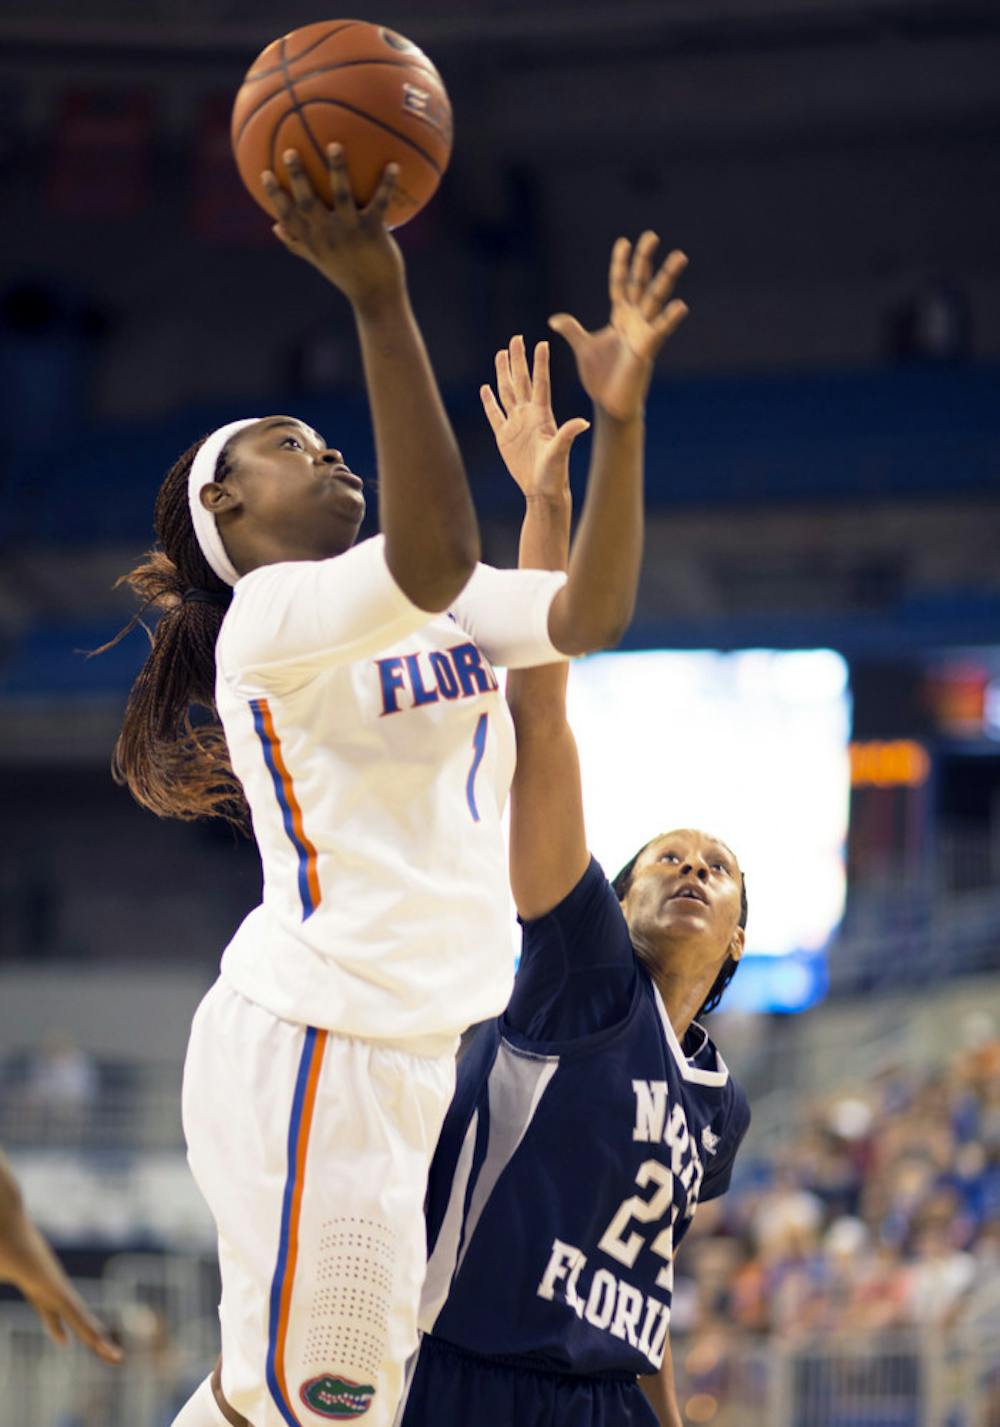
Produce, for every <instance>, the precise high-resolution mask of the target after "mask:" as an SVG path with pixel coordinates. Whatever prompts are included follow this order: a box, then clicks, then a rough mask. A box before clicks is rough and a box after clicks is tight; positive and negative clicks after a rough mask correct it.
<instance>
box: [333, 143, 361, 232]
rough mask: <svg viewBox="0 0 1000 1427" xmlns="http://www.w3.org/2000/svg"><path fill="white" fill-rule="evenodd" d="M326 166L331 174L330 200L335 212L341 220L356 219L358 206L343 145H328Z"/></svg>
mask: <svg viewBox="0 0 1000 1427" xmlns="http://www.w3.org/2000/svg"><path fill="white" fill-rule="evenodd" d="M326 166H327V169H328V171H329V174H330V199H331V202H332V204H333V211H334V212H335V213H336V214H337V216H338V217H340V218H356V217H357V213H358V206H357V204H356V203H355V202H354V194H353V193H352V192H351V180H350V177H349V176H348V173H347V159H346V158H345V156H344V146H343V144H327V146H326Z"/></svg>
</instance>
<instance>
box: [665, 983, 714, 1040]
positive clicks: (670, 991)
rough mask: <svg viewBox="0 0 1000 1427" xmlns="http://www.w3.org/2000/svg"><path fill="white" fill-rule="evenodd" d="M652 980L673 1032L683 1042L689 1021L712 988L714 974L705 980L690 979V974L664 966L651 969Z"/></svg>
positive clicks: (689, 1024) (689, 1025) (688, 1027)
mask: <svg viewBox="0 0 1000 1427" xmlns="http://www.w3.org/2000/svg"><path fill="white" fill-rule="evenodd" d="M653 980H654V981H655V982H656V989H657V990H658V991H659V993H660V997H661V999H662V1001H663V1005H664V1009H665V1010H666V1013H667V1015H668V1017H669V1018H670V1024H671V1025H672V1026H673V1028H674V1034H675V1035H676V1037H677V1039H678V1041H679V1042H680V1043H681V1044H683V1043H684V1037H685V1036H686V1035H687V1033H688V1030H689V1029H690V1027H691V1022H692V1021H693V1020H694V1018H695V1016H696V1015H697V1014H698V1011H699V1010H700V1008H701V1007H702V1006H703V1005H704V1003H705V997H706V996H707V995H708V993H709V991H710V990H711V989H712V982H713V981H714V980H715V976H714V974H713V975H712V976H711V977H709V978H708V979H707V980H706V979H705V978H704V977H699V978H697V979H696V980H692V979H691V977H690V976H685V975H684V974H683V973H682V972H677V971H674V970H672V969H671V968H670V967H668V966H665V967H657V968H656V969H655V970H654V971H653Z"/></svg>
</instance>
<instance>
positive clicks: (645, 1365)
mask: <svg viewBox="0 0 1000 1427" xmlns="http://www.w3.org/2000/svg"><path fill="white" fill-rule="evenodd" d="M749 1120H750V1111H749V1107H748V1105H747V1101H746V1097H745V1096H744V1094H743V1092H742V1091H741V1090H740V1089H739V1087H738V1086H737V1085H736V1084H735V1083H734V1082H733V1080H732V1078H731V1076H730V1075H729V1072H728V1070H727V1069H726V1066H725V1063H724V1062H723V1060H722V1057H721V1056H720V1055H719V1053H718V1051H717V1050H716V1049H715V1047H714V1045H713V1044H712V1042H711V1041H710V1040H709V1038H708V1036H707V1035H706V1034H705V1032H704V1030H703V1029H702V1028H701V1027H700V1026H698V1025H697V1024H695V1025H693V1026H692V1027H691V1029H690V1030H689V1032H688V1034H687V1036H686V1037H685V1041H684V1045H683V1046H682V1045H680V1044H679V1042H678V1039H677V1036H676V1034H675V1033H674V1030H673V1027H672V1026H671V1024H670V1021H669V1019H668V1017H667V1014H666V1011H665V1009H664V1006H663V1002H662V1000H661V998H660V995H659V992H658V991H657V989H656V987H655V985H654V983H653V981H652V979H651V978H650V976H649V975H648V973H647V972H646V971H645V969H644V968H643V966H642V965H641V963H640V962H639V961H638V959H637V958H636V955H635V952H634V950H633V948H632V945H631V942H630V940H629V935H628V928H627V926H626V923H625V919H624V917H623V915H622V911H621V908H620V906H619V903H618V899H617V897H616V896H615V893H614V891H613V889H612V887H611V886H610V884H609V882H608V880H607V878H606V877H605V876H604V873H603V872H602V870H601V868H600V867H599V866H598V864H597V862H596V861H593V860H592V861H591V863H590V866H589V868H588V869H587V871H586V872H585V873H584V875H583V877H582V878H581V880H580V881H579V883H578V884H577V886H576V887H575V888H574V889H573V891H572V892H570V894H569V896H568V897H566V899H565V900H564V901H563V902H562V903H561V904H560V905H559V906H558V907H556V908H555V909H554V910H553V911H551V912H549V913H548V914H547V915H546V916H544V917H540V918H538V920H537V921H533V922H528V923H525V925H524V929H523V950H522V955H521V964H520V967H519V970H518V975H517V981H516V984H515V989H514V994H513V996H512V998H511V1002H510V1005H509V1007H508V1010H507V1012H506V1013H505V1015H504V1016H502V1017H501V1018H499V1019H498V1020H495V1021H491V1022H487V1024H486V1025H485V1026H483V1027H482V1028H481V1029H480V1030H479V1031H478V1032H477V1033H476V1035H475V1037H474V1039H473V1041H472V1044H471V1046H470V1048H469V1050H468V1052H467V1053H466V1055H465V1057H464V1058H463V1060H462V1062H461V1064H460V1065H459V1069H458V1084H457V1089H456V1093H455V1099H454V1101H453V1103H452V1106H451V1109H450V1110H449V1112H448V1115H447V1118H446V1120H445V1125H444V1129H443V1131H442V1135H441V1139H440V1142H439V1145H438V1149H437V1152H436V1154H435V1157H434V1162H433V1165H432V1168H431V1174H430V1182H429V1187H428V1199H427V1219H428V1249H429V1253H430V1260H429V1264H428V1272H427V1279H426V1283H425V1288H424V1297H423V1303H422V1307H421V1322H420V1326H421V1328H422V1329H423V1331H424V1332H425V1333H431V1334H433V1335H434V1337H435V1338H439V1339H443V1340H445V1342H448V1343H452V1344H454V1345H456V1346H457V1347H459V1348H461V1349H464V1350H466V1351H467V1352H470V1353H477V1354H481V1355H484V1356H487V1357H504V1358H508V1359H509V1358H516V1359H522V1360H524V1361H525V1362H526V1363H529V1364H533V1365H535V1366H537V1367H546V1368H550V1369H554V1370H556V1371H558V1372H569V1373H581V1374H592V1373H606V1372H627V1373H636V1374H644V1373H651V1372H655V1371H656V1370H657V1369H658V1368H659V1366H660V1364H661V1362H662V1359H663V1352H664V1344H665V1341H666V1336H667V1325H668V1321H669V1317H670V1303H671V1293H672V1288H673V1257H674V1252H675V1250H676V1248H677V1245H678V1244H679V1243H680V1241H681V1239H682V1238H683V1236H684V1234H685V1232H686V1230H687V1227H688V1225H689V1223H690V1222H691V1218H692V1215H693V1214H694V1211H695V1207H696V1205H697V1204H698V1202H699V1200H703V1199H712V1198H715V1197H716V1196H717V1195H719V1194H722V1193H723V1192H724V1191H725V1190H726V1189H727V1188H728V1185H729V1178H730V1173H731V1170H732V1165H733V1159H734V1157H735V1155H736V1151H737V1148H738V1147H739V1144H740V1141H741V1140H742V1138H743V1135H744V1134H745V1133H746V1129H747V1126H748V1124H749Z"/></svg>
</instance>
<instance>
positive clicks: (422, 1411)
mask: <svg viewBox="0 0 1000 1427" xmlns="http://www.w3.org/2000/svg"><path fill="white" fill-rule="evenodd" d="M469 1424H475V1427H657V1421H656V1413H655V1412H654V1411H653V1409H652V1407H651V1406H650V1404H649V1402H648V1400H647V1398H646V1396H645V1394H644V1393H643V1391H642V1389H641V1388H640V1386H639V1384H638V1382H637V1381H636V1379H635V1377H634V1376H633V1375H632V1374H630V1373H602V1374H599V1375H597V1376H593V1377H580V1376H574V1375H572V1374H570V1373H559V1372H548V1371H546V1370H545V1369H544V1368H534V1367H531V1366H529V1365H527V1364H525V1363H522V1362H518V1361H517V1360H515V1359H511V1358H484V1357H479V1356H478V1355H476V1354H474V1353H467V1352H465V1351H464V1350H463V1349H461V1348H456V1347H454V1346H453V1345H452V1344H451V1343H446V1342H444V1341H443V1340H442V1339H441V1338H433V1337H431V1336H430V1335H429V1334H425V1335H424V1337H422V1338H421V1340H420V1347H419V1349H418V1351H417V1354H416V1357H415V1358H414V1359H413V1360H412V1361H411V1362H410V1365H409V1368H408V1370H407V1386H406V1390H405V1392H404V1395H403V1400H402V1402H401V1403H400V1406H399V1411H398V1413H397V1416H396V1422H395V1427H469Z"/></svg>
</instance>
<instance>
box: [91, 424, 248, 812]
mask: <svg viewBox="0 0 1000 1427" xmlns="http://www.w3.org/2000/svg"><path fill="white" fill-rule="evenodd" d="M204 439H205V438H204V437H202V438H201V440H199V441H196V442H195V443H194V445H193V446H191V447H190V448H189V449H188V450H187V451H185V452H184V454H183V456H181V457H180V459H179V460H177V461H176V462H175V463H174V465H173V466H171V468H170V470H169V471H168V472H167V474H166V476H165V478H164V481H163V484H162V485H161V487H160V491H159V494H158V496H157V498H156V508H155V511H154V516H153V527H154V529H155V532H156V539H157V544H156V545H155V546H154V548H153V549H152V550H150V551H149V552H148V553H147V554H146V556H145V558H144V560H143V561H142V563H141V564H139V565H137V566H136V567H135V569H134V570H130V571H129V572H128V574H126V575H122V576H121V578H120V579H119V580H118V581H117V584H118V585H123V584H124V585H128V586H129V587H130V588H131V589H132V590H134V591H135V593H136V594H137V595H138V596H139V598H140V600H141V601H142V604H141V606H140V608H139V610H138V611H137V612H136V614H135V615H134V616H133V618H132V619H131V620H130V622H129V623H128V624H127V625H126V626H125V628H124V629H123V630H121V631H120V632H119V633H118V634H117V635H116V637H115V638H114V639H113V640H111V642H110V643H109V644H106V645H104V648H105V649H110V648H111V647H112V646H113V645H114V644H117V643H118V641H119V640H120V639H122V638H124V636H125V635H126V634H128V633H129V632H130V631H131V630H133V629H134V628H135V626H136V625H137V624H140V623H142V616H143V614H144V613H145V612H146V611H147V610H149V609H153V610H156V611H158V612H159V619H158V620H157V623H156V627H155V629H154V630H153V632H152V633H150V631H149V630H148V628H147V629H146V632H147V634H149V638H150V646H151V647H150V650H149V654H148V655H147V656H146V662H145V663H144V664H143V666H142V668H141V669H140V671H139V674H138V676H137V677H136V680H135V682H134V683H133V685H132V689H131V692H130V694H129V697H128V703H127V704H126V706H125V716H124V719H123V722H122V728H121V732H120V733H119V735H118V740H117V742H116V744H115V750H114V755H113V757H112V760H111V771H112V774H113V776H114V779H115V782H116V783H120V784H124V785H125V786H127V787H128V789H129V791H130V792H131V794H132V796H133V797H134V798H135V800H136V801H137V802H138V803H141V804H142V806H143V807H144V808H149V809H150V811H151V812H154V813H156V814H157V815H158V816H159V817H162V818H182V819H184V820H186V821H190V820H192V819H194V818H202V817H221V818H225V819H226V820H227V821H228V822H230V823H232V824H233V825H234V826H236V827H239V828H240V829H241V830H244V831H245V830H247V828H248V825H249V810H248V808H247V803H246V799H245V797H244V794H243V789H242V787H241V785H240V783H239V780H238V779H237V777H236V775H235V773H234V772H233V769H232V765H231V763H230V760H229V749H228V748H227V746H226V738H225V734H224V733H223V730H222V725H221V724H220V722H219V720H218V715H217V712H216V707H215V643H216V640H217V639H218V636H219V629H220V628H221V626H222V620H223V618H224V616H225V612H226V607H227V605H228V603H229V601H230V599H231V597H232V590H231V589H230V587H229V586H228V585H226V584H225V583H224V582H223V581H222V580H220V579H219V577H218V575H216V574H215V572H214V571H213V570H212V568H211V567H210V565H209V564H208V562H207V560H206V559H205V557H204V555H203V554H202V552H201V547H200V546H199V544H198V541H197V539H196V538H195V533H194V526H193V524H192V522H191V512H190V510H189V508H188V475H189V473H190V471H191V464H192V462H193V461H194V458H195V456H196V455H197V454H198V450H199V448H200V447H201V445H202V441H204ZM229 470H230V467H229V464H228V461H227V457H226V453H225V451H223V452H222V454H221V455H220V456H219V460H218V464H217V465H216V469H215V476H214V479H215V480H217V481H222V480H225V478H226V476H227V475H228V473H229ZM185 594H187V595H188V598H185ZM191 596H194V597H193V598H192V597H191ZM143 628H146V626H145V625H143ZM96 652H97V653H100V652H101V650H98V651H96ZM192 707H195V708H200V709H203V710H205V711H206V712H207V717H204V718H202V717H200V718H198V719H197V720H194V719H192Z"/></svg>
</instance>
